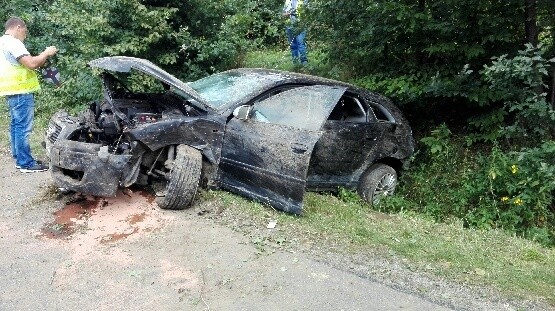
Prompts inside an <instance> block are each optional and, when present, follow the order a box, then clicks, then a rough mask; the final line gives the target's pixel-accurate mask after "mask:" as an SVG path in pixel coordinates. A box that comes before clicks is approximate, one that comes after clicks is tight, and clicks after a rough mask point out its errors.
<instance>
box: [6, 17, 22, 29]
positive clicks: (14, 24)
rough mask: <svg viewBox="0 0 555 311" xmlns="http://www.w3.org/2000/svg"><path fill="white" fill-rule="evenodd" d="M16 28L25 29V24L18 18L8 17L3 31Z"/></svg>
mask: <svg viewBox="0 0 555 311" xmlns="http://www.w3.org/2000/svg"><path fill="white" fill-rule="evenodd" d="M17 26H21V27H26V25H25V22H24V21H23V20H22V19H21V18H19V17H15V16H14V17H10V19H8V20H7V21H6V24H4V29H5V30H8V29H11V28H14V27H17Z"/></svg>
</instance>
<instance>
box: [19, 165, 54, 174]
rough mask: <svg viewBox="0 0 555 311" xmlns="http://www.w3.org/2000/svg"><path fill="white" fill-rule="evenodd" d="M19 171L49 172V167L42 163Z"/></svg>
mask: <svg viewBox="0 0 555 311" xmlns="http://www.w3.org/2000/svg"><path fill="white" fill-rule="evenodd" d="M19 171H20V172H22V173H35V172H44V171H48V166H46V165H44V164H42V163H35V164H34V165H32V166H29V167H22V168H20V169H19Z"/></svg>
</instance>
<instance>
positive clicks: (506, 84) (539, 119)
mask: <svg viewBox="0 0 555 311" xmlns="http://www.w3.org/2000/svg"><path fill="white" fill-rule="evenodd" d="M548 69H549V65H548V61H547V60H546V59H545V58H543V51H542V50H541V46H540V47H538V48H535V47H533V46H532V45H530V44H528V45H526V49H525V50H523V51H519V53H518V55H517V56H515V57H513V58H511V59H509V58H507V55H501V56H499V57H495V58H494V61H493V64H492V65H491V66H485V67H484V70H483V75H484V80H485V81H486V82H487V83H488V84H489V88H490V89H493V90H494V91H496V92H497V93H498V94H502V96H501V98H500V100H501V101H503V103H504V106H503V110H504V112H505V114H506V115H507V116H508V117H510V120H507V121H506V122H503V123H502V122H499V125H500V128H501V131H502V134H501V135H500V136H501V137H503V138H506V139H513V140H514V139H516V140H517V142H518V143H519V144H520V145H524V144H527V145H530V142H532V145H535V144H536V143H537V142H540V141H543V140H546V139H550V138H551V137H552V135H553V133H555V110H554V109H553V107H552V106H551V105H550V104H549V103H548V102H547V101H546V95H547V94H546V93H544V92H543V90H544V89H545V88H546V87H547V85H545V84H544V79H545V77H546V76H547V75H548ZM497 120H498V121H505V120H504V118H498V119H497ZM538 125H541V126H538Z"/></svg>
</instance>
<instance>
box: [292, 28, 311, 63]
mask: <svg viewBox="0 0 555 311" xmlns="http://www.w3.org/2000/svg"><path fill="white" fill-rule="evenodd" d="M305 37H306V31H302V32H301V33H300V34H298V35H297V36H296V37H295V41H296V42H297V52H298V55H299V56H298V57H299V58H300V60H301V64H303V65H306V64H307V63H308V56H307V53H306V43H305V41H304V39H305Z"/></svg>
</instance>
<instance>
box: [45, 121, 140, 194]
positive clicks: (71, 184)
mask: <svg viewBox="0 0 555 311" xmlns="http://www.w3.org/2000/svg"><path fill="white" fill-rule="evenodd" d="M84 120H85V119H84V118H83V117H81V118H78V117H71V116H69V115H68V114H67V113H66V112H63V111H60V112H58V113H56V114H55V115H54V116H53V117H52V119H51V121H50V124H49V127H48V130H47V132H46V140H45V148H46V150H47V154H48V155H49V157H50V169H51V173H52V178H53V180H54V182H55V183H56V185H57V186H58V187H60V188H63V189H66V190H71V191H76V192H82V193H87V194H90V195H95V196H115V194H116V191H117V189H118V187H119V186H120V185H121V184H122V180H124V179H129V176H128V175H129V174H131V175H135V177H136V174H134V172H135V170H136V169H137V165H133V163H137V162H138V160H133V156H132V155H131V154H115V153H113V152H112V153H111V152H109V146H107V145H105V144H101V143H96V142H86V141H83V140H82V139H75V138H76V137H77V136H83V132H84V131H83V129H84V128H86V127H87V125H86V122H84Z"/></svg>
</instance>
